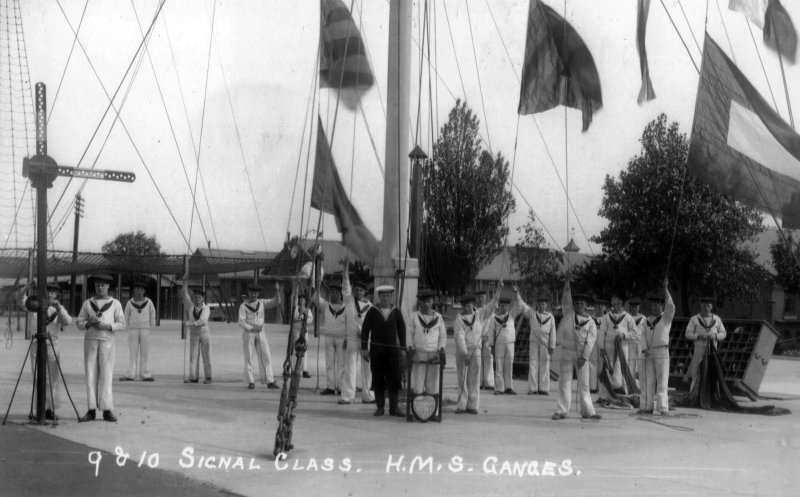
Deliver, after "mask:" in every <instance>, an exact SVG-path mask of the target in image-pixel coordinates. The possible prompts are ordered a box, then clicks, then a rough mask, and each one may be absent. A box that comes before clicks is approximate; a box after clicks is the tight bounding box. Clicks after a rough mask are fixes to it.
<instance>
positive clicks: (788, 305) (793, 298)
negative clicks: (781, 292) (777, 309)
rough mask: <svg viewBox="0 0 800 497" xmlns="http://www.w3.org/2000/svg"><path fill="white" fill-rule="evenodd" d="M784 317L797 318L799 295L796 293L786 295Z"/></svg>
mask: <svg viewBox="0 0 800 497" xmlns="http://www.w3.org/2000/svg"><path fill="white" fill-rule="evenodd" d="M783 315H784V317H789V316H791V317H795V316H797V294H796V293H788V292H787V293H786V296H785V300H784V302H783Z"/></svg>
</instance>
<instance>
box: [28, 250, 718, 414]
mask: <svg viewBox="0 0 800 497" xmlns="http://www.w3.org/2000/svg"><path fill="white" fill-rule="evenodd" d="M347 265H348V262H347V261H345V262H344V268H343V269H344V270H343V271H342V274H343V276H342V280H341V283H340V284H338V283H337V284H330V285H328V286H327V291H326V294H325V295H324V296H323V295H316V294H313V293H312V294H311V295H308V294H304V293H300V294H299V295H298V296H297V300H296V304H295V305H294V306H293V309H292V311H291V323H292V330H291V333H292V334H293V336H294V337H295V338H297V337H298V336H299V332H300V330H301V329H302V328H305V330H306V331H307V332H308V333H310V332H311V330H312V328H313V324H314V319H315V317H314V314H315V313H314V312H312V311H311V307H313V306H311V305H310V303H311V302H314V303H315V304H316V307H317V309H318V312H317V316H318V317H319V319H320V323H319V330H320V334H321V336H322V337H323V338H324V347H325V382H326V384H325V388H324V389H323V390H322V391H321V394H322V395H331V396H333V395H336V396H338V397H339V399H338V403H339V404H342V405H346V404H353V403H355V402H356V401H357V400H358V399H359V398H360V400H361V402H362V403H364V404H375V407H376V408H375V412H374V415H375V416H382V415H384V414H385V412H386V400H387V394H388V401H389V402H388V403H389V405H388V409H389V415H392V416H405V414H404V413H403V412H401V411H400V408H399V392H400V391H401V390H402V376H403V371H405V370H406V364H410V365H411V368H410V371H409V374H410V377H409V380H410V388H411V389H412V392H413V393H415V394H420V393H428V394H433V395H437V394H438V393H439V374H440V373H439V367H440V365H441V364H442V363H444V362H446V349H447V341H448V336H447V329H446V326H445V319H444V316H442V314H440V313H439V312H437V311H436V310H435V309H434V297H435V293H434V292H432V291H430V290H425V289H421V290H419V292H418V293H417V306H416V310H415V311H413V312H412V313H411V315H410V316H408V321H406V319H405V317H404V316H403V313H402V312H401V311H400V309H399V308H397V307H396V306H395V305H394V301H395V289H394V288H393V287H392V286H389V285H381V286H378V287H377V288H376V289H375V293H376V295H377V301H376V302H375V303H373V302H371V301H370V300H369V299H368V298H367V297H366V294H367V289H368V287H367V285H366V284H365V283H363V282H354V283H352V284H351V282H350V279H349V275H348V270H347V269H348V268H347ZM93 281H94V289H95V295H94V296H92V297H91V298H89V299H88V300H86V301H85V302H84V303H83V305H82V307H81V310H80V312H79V314H78V316H77V318H76V320H75V324H76V326H77V327H78V329H80V330H85V336H84V367H85V376H86V393H87V401H88V410H87V412H86V414H85V415H84V416H83V417H82V420H83V421H91V420H94V419H95V418H96V416H97V414H96V412H97V410H98V409H99V410H101V411H102V413H103V414H102V417H103V419H104V420H106V421H112V422H113V421H116V416H115V415H114V414H113V396H112V373H113V368H114V356H115V353H114V334H115V333H116V332H118V331H121V330H124V329H126V328H127V330H128V340H129V351H130V362H129V368H128V371H127V373H126V374H125V376H123V377H121V378H120V380H121V381H132V380H135V379H137V378H140V379H141V380H142V381H154V379H155V378H154V377H153V375H152V374H151V372H150V371H149V368H148V352H149V333H150V329H151V328H153V327H154V326H155V315H156V311H155V307H154V305H153V303H152V301H150V299H148V298H147V297H146V296H145V284H144V283H143V282H136V283H134V285H133V298H132V299H131V300H129V301H128V302H127V304H126V306H125V308H124V309H123V307H122V305H121V303H120V302H119V301H118V300H116V299H115V298H113V297H111V296H110V295H109V294H108V290H109V287H110V285H111V282H112V278H111V277H110V276H107V275H97V276H94V278H93ZM187 285H188V283H187V278H184V284H183V288H182V298H183V301H184V303H185V305H186V307H187V309H188V312H187V313H186V319H185V324H186V325H187V327H188V329H189V344H190V360H189V365H190V367H189V375H188V379H186V380H185V382H186V383H198V382H199V381H200V368H199V366H200V358H201V357H202V361H203V373H204V379H203V383H206V384H209V383H211V382H212V381H213V371H212V366H211V343H210V338H209V327H208V321H209V317H210V309H209V307H208V305H206V304H205V295H204V292H203V291H202V290H201V289H194V290H193V293H192V294H191V295H190V293H189V289H188V286H187ZM30 286H31V285H30V284H29V285H26V286H25V287H23V288H21V289H20V290H19V292H18V303H19V304H20V305H21V306H24V305H25V300H26V298H27V297H26V295H27V293H28V290H29V288H30ZM503 288H504V283H503V281H502V280H501V281H500V282H498V284H497V286H496V289H495V291H494V294H493V296H492V298H491V299H490V300H489V301H488V302H486V301H485V299H484V297H483V296H482V295H480V294H478V295H476V294H468V295H464V296H462V297H461V298H460V299H459V300H460V303H461V310H460V313H459V314H458V315H457V316H456V317H455V319H454V321H453V333H454V340H455V359H456V361H455V362H456V374H457V378H458V397H457V402H456V411H455V412H456V413H457V414H461V413H468V414H478V410H479V402H480V391H481V390H489V391H492V390H493V392H494V395H515V394H516V392H515V390H514V383H513V359H514V354H515V342H516V329H515V320H516V319H517V317H518V316H524V317H525V318H526V319H527V320H528V322H529V323H530V340H529V351H528V352H529V355H528V357H529V364H528V366H529V372H528V381H527V390H528V392H527V393H528V394H529V395H549V393H550V370H551V366H550V363H551V360H552V358H553V355H554V354H555V353H556V351H557V350H558V351H559V353H558V364H557V365H556V367H555V371H557V372H558V378H559V379H558V399H557V401H556V411H555V414H554V415H553V419H554V420H560V419H564V418H566V417H568V415H569V411H570V406H571V397H572V383H573V374H575V375H576V376H577V389H578V390H577V398H578V408H579V411H580V416H581V417H582V418H590V419H600V415H598V414H597V413H596V411H595V409H594V403H593V401H592V393H595V392H596V393H598V395H599V397H598V401H599V403H600V404H601V405H604V403H605V402H606V401H608V399H609V397H613V396H614V393H615V391H617V389H619V388H620V387H622V388H624V387H625V385H624V382H622V381H621V378H620V377H621V370H622V369H623V367H622V362H623V361H624V362H625V364H626V366H627V369H628V370H629V371H630V373H631V376H632V377H634V378H638V381H639V386H640V388H641V402H640V410H641V412H643V413H646V414H653V413H660V414H662V415H668V412H669V404H668V399H667V383H668V379H669V337H670V331H671V326H672V320H673V317H674V315H675V304H674V302H673V300H672V297H671V295H670V293H669V290H668V282H667V280H666V279H665V280H664V281H663V286H662V288H661V291H660V292H659V294H654V295H653V296H651V297H649V299H648V300H649V301H650V311H651V313H650V316H648V317H645V316H644V315H642V314H640V312H639V307H640V305H641V301H639V300H638V299H629V300H628V301H627V304H628V308H629V309H630V312H628V311H626V310H625V309H624V308H623V305H624V303H625V300H624V299H623V297H622V296H621V295H613V296H612V297H611V299H610V303H611V309H610V310H609V311H606V309H605V305H604V302H603V301H600V300H595V302H594V315H593V316H591V315H589V314H588V313H587V307H588V305H589V304H590V298H589V297H588V295H585V294H582V293H576V292H573V291H572V290H571V288H570V284H569V279H568V278H567V281H566V282H565V286H564V291H563V294H562V302H561V314H562V318H561V322H560V323H559V324H557V323H556V318H555V317H554V316H553V314H551V313H550V312H549V311H548V304H549V301H550V299H549V298H548V296H547V295H544V294H540V295H538V296H537V297H536V301H535V304H534V306H533V307H531V306H530V305H529V304H527V303H526V302H524V301H523V298H522V296H521V295H520V292H519V288H518V287H517V286H516V285H512V289H513V298H507V297H505V298H504V297H502V295H503ZM276 290H277V291H276V296H275V297H274V298H271V299H263V298H261V291H262V288H261V287H260V286H259V285H250V286H249V287H248V291H247V300H246V301H245V302H243V303H242V304H241V305H240V307H239V315H238V324H239V326H240V327H241V328H242V344H243V356H244V378H245V382H246V383H247V388H249V389H254V388H255V376H256V371H258V376H259V378H260V380H261V382H262V383H263V384H265V385H266V387H267V388H269V389H279V388H280V387H279V386H278V384H277V382H276V381H275V378H274V375H273V372H272V360H271V354H270V350H269V344H268V342H267V337H266V333H265V329H264V316H265V311H266V310H267V309H269V308H271V307H276V306H279V305H281V303H282V300H281V293H282V291H281V289H280V287H276ZM59 291H60V290H59V287H58V286H56V285H48V296H49V300H50V301H49V304H48V309H47V316H48V323H47V336H48V349H47V350H48V375H49V380H50V384H51V388H52V390H49V392H51V394H50V395H48V399H47V410H46V418H47V419H55V413H54V410H55V409H56V408H57V407H58V406H59V404H60V397H61V395H60V388H59V384H60V381H59V365H58V332H59V331H60V330H62V329H63V327H64V326H68V325H70V324H72V318H71V317H70V316H69V314H68V312H67V311H66V310H65V309H64V307H63V306H61V305H60V304H59V302H58V294H59ZM712 309H713V299H706V298H704V299H701V312H700V313H699V314H697V315H695V316H694V317H692V319H691V320H690V322H689V325H688V327H687V329H686V338H687V339H688V340H691V341H694V344H695V351H694V354H693V359H692V363H691V377H692V382H695V381H696V380H697V377H698V375H697V370H698V366H699V363H700V360H701V359H702V357H703V355H704V354H703V353H704V352H705V349H706V347H708V346H709V343H711V344H716V343H717V342H718V341H720V340H723V339H724V338H725V336H726V332H725V327H724V325H723V323H722V320H721V319H720V318H719V316H717V315H715V314H712V312H711V311H712ZM32 315H33V319H34V323H35V319H36V314H35V313H32ZM34 325H35V324H34ZM36 350H37V348H36V347H31V354H32V357H31V362H32V364H34V365H35V354H36ZM300 368H301V370H302V372H303V373H302V374H303V376H304V377H306V378H310V377H311V375H310V374H309V373H308V370H307V368H306V365H305V357H303V362H302V363H301V365H300ZM603 369H605V370H606V371H608V375H607V377H606V378H607V379H606V381H598V378H603V376H602V374H598V373H600V372H601V370H603ZM359 384H360V387H359V386H358V385H359Z"/></svg>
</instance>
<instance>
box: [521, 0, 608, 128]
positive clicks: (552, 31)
mask: <svg viewBox="0 0 800 497" xmlns="http://www.w3.org/2000/svg"><path fill="white" fill-rule="evenodd" d="M559 105H566V106H567V107H572V108H573V109H579V110H580V111H581V112H582V113H583V131H586V130H587V129H589V124H590V123H591V122H592V114H593V113H594V112H596V111H597V110H598V109H600V107H602V106H603V97H602V93H601V91H600V76H599V75H598V74H597V67H596V66H595V64H594V59H593V58H592V54H591V53H590V52H589V49H588V48H587V47H586V44H585V43H584V42H583V40H582V39H581V37H580V36H579V35H578V33H577V32H576V31H575V29H574V28H573V27H572V26H570V24H569V23H568V22H567V21H565V20H564V18H563V17H561V16H560V15H558V14H557V13H556V12H555V11H554V10H553V9H551V8H550V7H548V6H547V5H545V4H543V3H542V2H540V1H539V0H530V6H529V10H528V33H527V37H526V42H525V60H524V63H523V66H522V85H521V88H520V95H519V113H520V114H535V113H537V112H544V111H546V110H550V109H552V108H554V107H557V106H559Z"/></svg>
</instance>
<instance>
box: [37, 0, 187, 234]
mask: <svg viewBox="0 0 800 497" xmlns="http://www.w3.org/2000/svg"><path fill="white" fill-rule="evenodd" d="M165 3H166V0H160V2H159V4H158V7H157V10H156V13H155V15H154V16H153V20H152V21H151V23H150V27H148V28H147V33H146V34H145V36H143V37H142V41H141V42H139V46H138V47H137V48H136V50H135V51H134V54H133V57H132V58H131V61H130V62H129V63H128V67H127V68H126V69H125V73H124V74H123V75H122V78H121V79H120V82H119V85H117V89H116V90H115V91H114V95H113V96H111V97H109V96H108V92H107V91H106V89H105V85H103V83H102V80H101V79H100V76H99V75H98V74H97V71H96V70H95V68H94V64H92V62H91V59H90V57H89V54H88V53H87V52H86V48H85V47H84V46H83V43H81V41H80V38H79V37H78V32H77V31H76V30H75V28H74V27H73V26H72V23H71V22H70V20H69V17H68V16H67V13H66V12H65V11H64V8H63V7H62V6H61V2H60V0H56V4H57V5H58V7H59V9H60V10H61V13H62V14H63V16H64V20H66V21H67V25H68V26H69V28H70V30H71V31H72V33H73V35H74V36H75V38H76V39H77V40H78V46H80V47H81V51H83V54H84V56H85V57H86V61H87V62H88V63H89V67H91V69H92V72H94V75H95V77H96V78H97V80H98V82H99V83H100V86H101V87H102V88H103V93H105V95H106V98H108V99H109V102H108V106H106V110H105V111H104V112H103V115H102V117H101V118H100V121H99V122H98V124H97V127H96V128H95V130H94V132H93V133H92V136H91V138H90V139H89V143H87V145H86V148H85V149H84V151H83V153H82V154H81V157H80V159H78V163H77V164H76V166H75V167H80V164H81V163H82V162H83V159H84V158H85V157H86V154H87V153H88V152H89V147H90V146H91V143H92V142H93V141H94V138H95V136H97V133H98V132H99V131H100V126H101V125H102V123H103V121H104V120H105V117H106V115H108V111H109V110H111V108H112V107H114V100H116V98H117V94H119V91H120V89H121V88H122V84H123V83H124V82H125V79H126V78H127V77H128V73H129V72H130V70H131V68H132V67H133V65H134V63H136V61H137V59H139V56H140V55H141V52H142V47H143V46H144V44H145V43H147V42H148V41H149V39H150V33H152V31H153V27H154V26H155V23H156V20H158V16H159V14H160V13H161V10H162V9H163V7H164V4H165ZM115 111H116V108H115ZM116 113H117V115H119V112H118V111H117V112H116ZM123 126H124V125H123ZM71 182H72V178H69V180H68V181H67V184H66V185H65V186H64V189H63V191H62V192H61V196H60V197H59V198H58V201H56V203H55V205H54V206H53V210H52V212H51V214H50V216H49V217H48V219H47V222H48V223H49V222H50V219H51V218H52V216H53V213H54V212H55V210H56V208H57V207H58V205H59V204H60V203H61V200H62V199H63V198H64V194H65V193H66V192H67V188H69V185H70V183H71ZM179 229H180V228H179Z"/></svg>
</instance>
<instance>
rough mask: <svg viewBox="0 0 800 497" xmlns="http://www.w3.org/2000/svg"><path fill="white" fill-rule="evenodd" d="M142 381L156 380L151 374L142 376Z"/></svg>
mask: <svg viewBox="0 0 800 497" xmlns="http://www.w3.org/2000/svg"><path fill="white" fill-rule="evenodd" d="M142 381H156V379H155V378H154V377H152V376H148V377H147V378H142Z"/></svg>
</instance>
